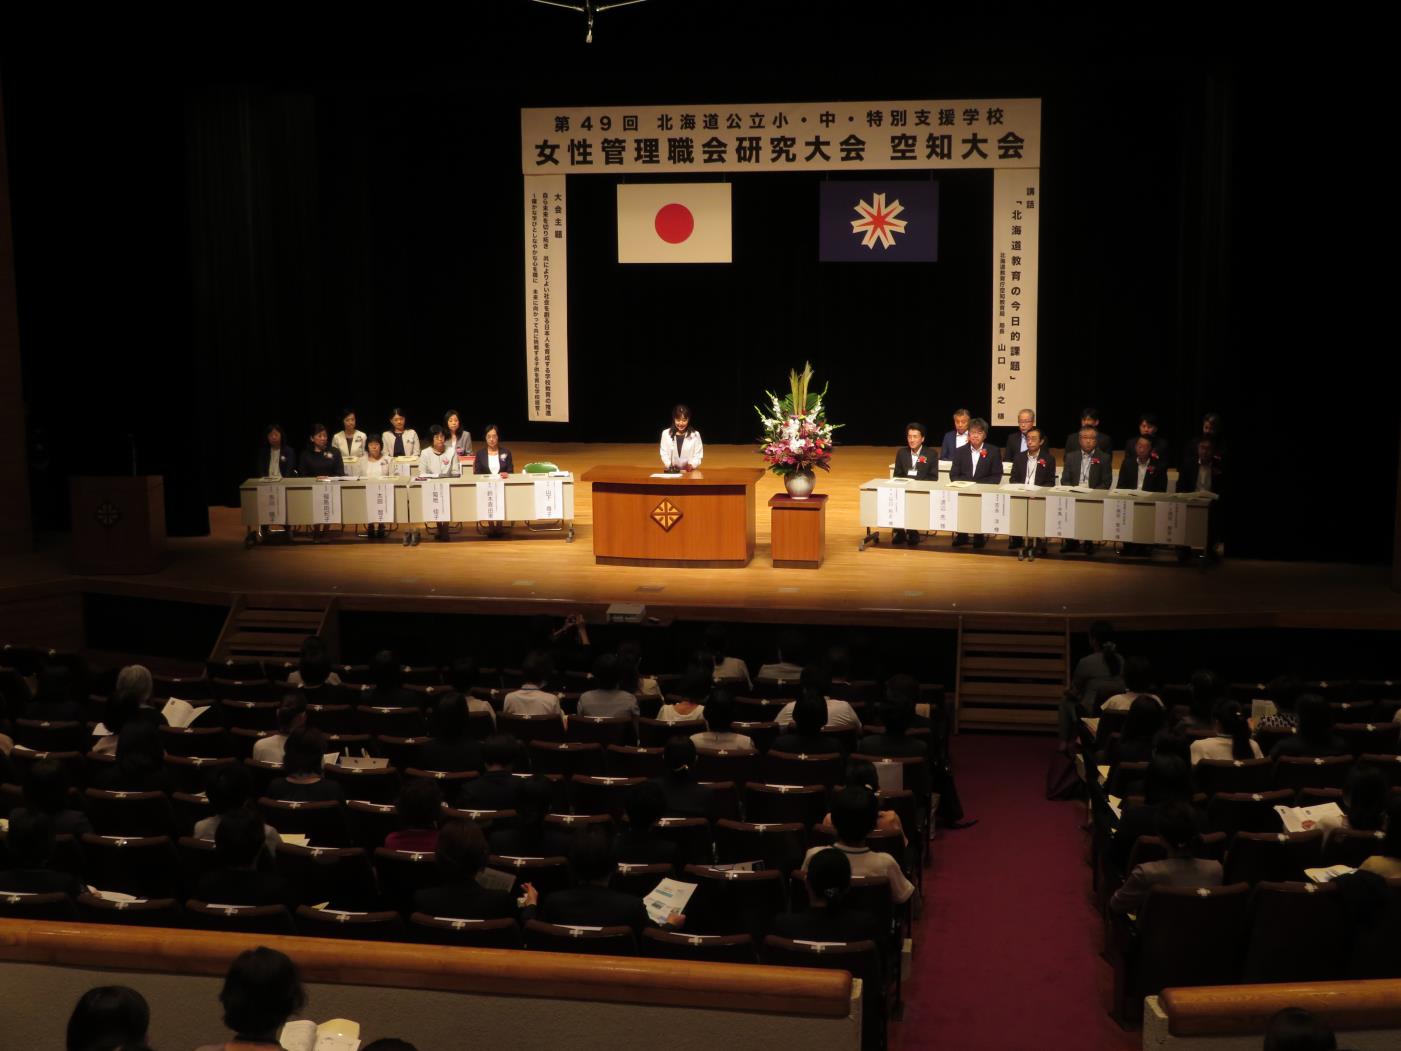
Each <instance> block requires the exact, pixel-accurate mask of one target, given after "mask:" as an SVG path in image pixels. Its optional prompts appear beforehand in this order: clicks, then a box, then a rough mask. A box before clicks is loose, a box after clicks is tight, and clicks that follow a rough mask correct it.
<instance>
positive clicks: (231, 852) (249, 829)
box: [194, 810, 296, 908]
mask: <svg viewBox="0 0 1401 1051" xmlns="http://www.w3.org/2000/svg"><path fill="white" fill-rule="evenodd" d="M266 849H267V835H266V833H265V832H264V831H263V819H262V818H260V817H259V816H258V815H257V814H254V813H252V812H251V811H248V810H235V811H233V812H231V813H228V814H225V815H224V816H223V817H222V818H220V819H219V827H218V828H217V829H215V830H214V858H215V860H216V862H217V863H218V866H219V867H218V868H216V869H214V870H213V871H212V872H206V873H205V874H204V875H203V876H201V877H200V879H199V882H198V883H196V884H195V893H194V897H195V898H197V899H198V900H199V901H202V902H205V903H206V904H209V905H286V906H287V907H288V908H291V907H293V906H295V905H296V901H295V896H294V894H293V893H292V887H291V885H290V884H289V883H288V882H287V881H286V880H285V879H284V878H283V877H282V876H281V875H279V874H278V873H276V872H268V871H264V870H262V869H260V868H259V867H258V863H259V861H260V860H261V859H262V857H263V854H264V851H266Z"/></svg>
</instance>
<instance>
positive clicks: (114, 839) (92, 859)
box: [80, 833, 180, 898]
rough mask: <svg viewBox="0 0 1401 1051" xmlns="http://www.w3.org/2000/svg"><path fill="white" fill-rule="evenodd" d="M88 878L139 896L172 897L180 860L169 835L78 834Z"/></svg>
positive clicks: (95, 883)
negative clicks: (80, 835)
mask: <svg viewBox="0 0 1401 1051" xmlns="http://www.w3.org/2000/svg"><path fill="white" fill-rule="evenodd" d="M80 841H81V843H82V847H83V856H84V858H85V859H86V862H87V865H86V872H87V882H88V883H89V884H91V885H92V886H94V887H97V888H98V889H100V890H115V891H120V892H121V893H123V894H133V895H135V896H136V897H138V898H173V897H176V896H177V892H178V890H179V888H178V883H179V873H180V864H179V860H178V858H177V857H176V854H175V844H174V842H173V841H172V840H171V838H170V837H169V836H101V835H93V834H91V833H85V834H84V835H83V836H82V837H81V840H80Z"/></svg>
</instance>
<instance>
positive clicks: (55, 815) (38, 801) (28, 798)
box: [10, 759, 92, 837]
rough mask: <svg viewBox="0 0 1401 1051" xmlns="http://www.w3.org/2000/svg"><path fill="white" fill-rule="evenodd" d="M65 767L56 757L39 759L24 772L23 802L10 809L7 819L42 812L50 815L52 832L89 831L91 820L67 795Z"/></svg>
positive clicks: (66, 772)
mask: <svg viewBox="0 0 1401 1051" xmlns="http://www.w3.org/2000/svg"><path fill="white" fill-rule="evenodd" d="M70 786H71V782H70V780H69V778H68V771H67V770H66V769H65V768H64V766H63V764H62V763H60V762H59V761H58V760H56V759H40V760H37V761H36V762H34V763H31V764H30V766H29V770H28V772H27V773H26V774H25V775H24V806H22V807H16V808H15V809H14V810H13V811H11V812H10V820H11V821H13V820H14V819H15V818H17V817H20V816H22V815H24V814H42V815H44V816H45V817H47V818H48V819H49V823H50V825H52V826H53V833H54V835H55V836H65V835H66V836H75V837H76V836H81V835H82V834H83V833H85V832H91V831H92V822H91V821H89V820H88V816H87V815H86V814H84V813H83V812H82V811H81V810H76V809H74V808H73V806H72V804H73V802H74V799H73V797H72V796H71V795H69V788H70Z"/></svg>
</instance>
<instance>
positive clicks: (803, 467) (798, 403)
mask: <svg viewBox="0 0 1401 1051" xmlns="http://www.w3.org/2000/svg"><path fill="white" fill-rule="evenodd" d="M811 380H812V365H811V364H808V363H806V362H804V364H803V371H802V372H801V373H799V372H798V371H797V370H796V369H795V370H793V371H791V372H789V374H788V382H789V385H790V390H789V392H788V394H787V395H786V396H785V397H783V398H780V397H779V396H778V395H777V394H774V393H773V392H772V391H765V393H766V394H767V395H768V399H769V408H768V410H764V409H761V408H759V407H758V406H757V405H756V406H755V407H754V411H755V412H757V413H758V414H759V422H760V423H761V424H762V425H763V428H764V433H763V434H762V435H760V437H759V442H760V447H759V455H760V456H762V457H763V458H764V460H765V461H766V462H767V463H768V465H769V470H770V471H772V472H773V473H774V474H778V475H791V474H799V473H801V472H804V471H806V472H811V471H812V470H813V468H816V467H820V468H821V469H822V470H824V471H830V470H831V469H832V468H831V460H832V445H833V442H832V432H833V431H835V430H836V429H837V428H838V427H840V426H841V424H839V423H830V422H828V420H827V413H826V408H825V405H824V403H825V401H826V399H827V388H826V387H825V386H824V387H823V388H822V390H821V392H819V393H816V394H809V393H808V384H809V383H810V381H811Z"/></svg>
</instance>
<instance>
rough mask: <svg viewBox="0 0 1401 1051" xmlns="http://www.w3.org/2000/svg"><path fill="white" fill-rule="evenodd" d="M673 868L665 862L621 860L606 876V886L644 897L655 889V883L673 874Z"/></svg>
mask: <svg viewBox="0 0 1401 1051" xmlns="http://www.w3.org/2000/svg"><path fill="white" fill-rule="evenodd" d="M675 871H676V870H675V869H674V868H673V867H672V866H671V865H670V864H668V863H667V862H664V861H663V862H660V863H658V864H656V865H627V864H624V863H622V862H619V863H618V867H617V868H616V869H615V870H614V871H613V875H612V876H610V877H609V878H608V886H609V887H610V888H611V889H613V890H618V891H622V892H623V893H624V894H633V895H636V896H637V897H639V898H645V897H646V896H647V895H648V894H651V893H652V891H654V890H656V889H657V884H658V883H660V882H661V881H662V880H664V879H668V878H670V877H671V876H673V875H674V874H675Z"/></svg>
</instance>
